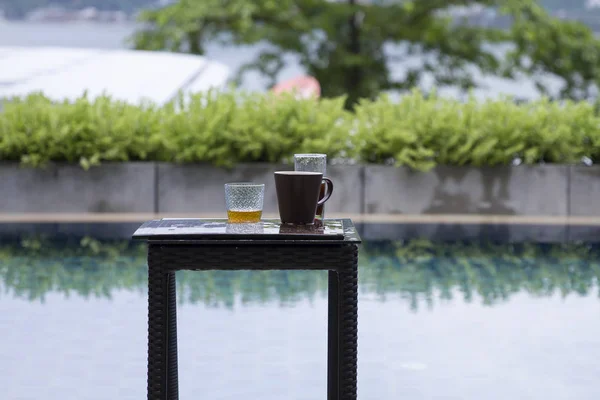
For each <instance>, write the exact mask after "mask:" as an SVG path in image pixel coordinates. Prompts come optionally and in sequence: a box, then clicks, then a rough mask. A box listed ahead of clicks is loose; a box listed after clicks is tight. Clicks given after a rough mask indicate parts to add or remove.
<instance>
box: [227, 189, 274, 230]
mask: <svg viewBox="0 0 600 400" xmlns="http://www.w3.org/2000/svg"><path fill="white" fill-rule="evenodd" d="M264 199H265V185H264V184H262V183H248V182H240V183H226V184H225V206H226V207H227V222H229V223H252V222H259V221H260V218H261V216H262V210H263V202H264Z"/></svg>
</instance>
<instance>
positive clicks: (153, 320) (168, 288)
mask: <svg viewBox="0 0 600 400" xmlns="http://www.w3.org/2000/svg"><path fill="white" fill-rule="evenodd" d="M148 264H149V265H148V400H177V399H178V382H177V314H176V293H175V273H174V272H164V269H163V268H162V266H161V265H155V264H154V263H152V262H151V261H149V263H148Z"/></svg>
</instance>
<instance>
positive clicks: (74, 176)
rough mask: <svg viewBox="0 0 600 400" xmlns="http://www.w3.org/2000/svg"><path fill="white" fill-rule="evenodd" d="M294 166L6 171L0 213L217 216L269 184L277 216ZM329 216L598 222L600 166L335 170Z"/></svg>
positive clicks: (268, 200) (269, 201) (0, 173)
mask: <svg viewBox="0 0 600 400" xmlns="http://www.w3.org/2000/svg"><path fill="white" fill-rule="evenodd" d="M288 169H291V166H289V165H287V166H283V165H280V166H277V165H271V164H247V165H239V166H237V167H235V168H233V169H231V170H227V169H222V168H216V167H213V166H209V165H175V164H166V163H114V164H111V163H107V164H103V165H101V166H99V167H95V168H92V169H90V170H89V171H84V170H82V169H81V168H80V167H79V166H73V165H60V164H58V165H50V166H48V167H47V168H45V169H32V168H22V167H19V166H18V165H16V164H11V163H5V164H0V182H2V186H1V187H2V196H1V198H0V213H29V212H70V213H75V212H90V213H95V212H113V213H118V212H135V213H147V212H150V213H152V212H157V213H158V212H160V213H194V212H202V213H221V212H223V210H224V196H223V184H224V183H226V182H235V181H255V182H264V183H266V194H265V213H275V214H276V213H277V199H276V195H275V188H274V182H273V172H274V171H276V170H288ZM327 175H328V176H329V177H330V178H332V179H333V181H334V183H335V190H334V194H333V196H332V197H331V200H330V201H329V202H328V203H327V211H328V212H330V213H349V214H358V213H366V214H490V215H540V216H567V215H573V216H600V201H598V199H600V166H593V167H585V166H565V165H538V166H519V167H495V168H475V167H438V168H435V169H434V170H432V171H430V172H426V173H423V172H415V171H410V170H409V169H406V168H395V167H387V166H375V165H373V166H330V167H328V174H327Z"/></svg>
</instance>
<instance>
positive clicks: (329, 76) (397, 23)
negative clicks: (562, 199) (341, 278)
mask: <svg viewBox="0 0 600 400" xmlns="http://www.w3.org/2000/svg"><path fill="white" fill-rule="evenodd" d="M564 4H565V8H567V9H570V4H571V1H570V0H569V1H568V3H567V1H565V2H564ZM567 4H569V5H567ZM548 5H552V6H553V7H556V6H557V4H556V2H549V3H548ZM477 6H479V7H480V8H481V9H483V10H489V11H491V12H493V13H495V14H496V15H497V16H501V17H502V18H504V19H506V20H507V22H508V23H506V24H504V25H505V29H502V28H500V27H498V26H497V24H489V23H487V22H486V21H485V20H482V21H472V20H471V18H470V17H465V16H460V14H459V13H456V11H457V8H461V7H463V8H465V7H477ZM471 10H472V8H471ZM592 12H593V11H589V13H592ZM139 19H140V22H143V26H142V27H141V28H140V29H139V30H138V32H137V33H136V34H135V36H134V37H133V43H134V45H135V47H136V48H137V49H144V50H168V51H175V52H186V53H192V54H204V53H205V48H206V45H207V44H208V43H215V42H216V43H223V44H230V45H256V44H261V45H263V47H262V51H261V53H260V54H259V55H258V56H257V57H256V59H255V60H254V61H252V62H250V63H248V64H247V65H245V66H244V67H243V68H242V69H241V70H240V71H239V72H240V74H243V73H244V72H246V71H248V70H257V71H259V72H260V73H261V74H263V75H264V76H266V77H268V78H269V79H270V83H271V84H274V83H276V82H277V80H278V79H279V78H280V77H279V74H280V72H281V71H282V70H283V68H284V67H285V65H286V64H287V63H288V62H289V60H290V59H291V58H292V57H293V58H294V59H296V60H298V62H299V63H300V65H301V66H302V67H303V68H304V70H305V71H306V73H307V74H308V75H310V76H313V77H315V78H316V79H317V80H318V81H319V83H320V84H321V88H322V94H323V96H325V97H336V96H341V95H345V96H347V97H346V106H347V107H348V108H352V107H354V105H355V104H356V103H357V102H358V100H359V99H362V98H368V99H374V98H375V97H376V96H378V95H379V94H380V93H381V92H384V91H404V90H408V89H412V88H414V87H425V86H427V85H428V84H427V82H428V80H429V81H433V83H434V86H435V87H443V86H454V87H458V88H460V89H464V90H467V89H470V88H473V87H475V86H477V85H478V84H479V83H478V82H477V80H476V78H475V77H476V75H477V74H475V73H474V71H478V72H481V73H482V74H484V75H496V76H502V77H505V78H514V77H520V76H523V75H525V76H527V77H529V79H531V80H533V81H534V82H535V83H536V85H537V86H538V88H539V90H540V91H542V92H544V93H549V94H550V93H551V94H552V95H553V96H556V97H558V98H569V99H576V100H581V99H589V98H594V97H595V94H596V89H597V88H598V83H599V82H600V69H598V68H597V65H598V61H599V60H600V40H598V39H596V37H595V36H594V34H593V32H592V31H591V30H590V29H589V28H588V27H587V26H585V25H583V24H581V23H578V22H574V21H567V20H562V19H560V18H554V17H552V16H551V15H549V14H548V12H547V11H546V10H545V9H544V7H542V5H540V3H539V2H538V1H537V0H442V1H440V0H385V1H359V0H337V1H330V0H278V1H273V0H253V1H248V0H228V1H223V0H177V1H175V2H173V4H171V5H169V6H166V7H163V8H157V9H152V10H145V11H143V12H142V13H141V14H140V18H139ZM475 19H477V18H475ZM484 19H485V18H484ZM548 76H552V77H554V78H557V79H558V80H559V81H561V82H562V83H563V87H562V89H561V90H560V92H559V93H554V92H552V91H551V90H549V89H550V86H549V85H548V80H547V79H545V78H547V77H548Z"/></svg>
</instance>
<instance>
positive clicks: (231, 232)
mask: <svg viewBox="0 0 600 400" xmlns="http://www.w3.org/2000/svg"><path fill="white" fill-rule="evenodd" d="M133 238H134V239H148V240H288V241H289V240H292V241H305V240H308V241H321V240H327V241H330V240H334V241H344V242H346V241H347V242H360V237H359V236H358V232H357V231H356V229H355V227H354V224H353V223H352V221H351V220H349V219H326V220H324V221H319V220H315V223H314V224H312V225H288V224H282V223H281V221H280V220H278V219H265V220H261V221H260V222H256V223H228V222H227V220H226V219H204V218H163V219H160V220H152V221H147V222H145V223H144V224H142V226H140V227H139V228H138V229H137V230H136V231H135V233H134V234H133Z"/></svg>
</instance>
